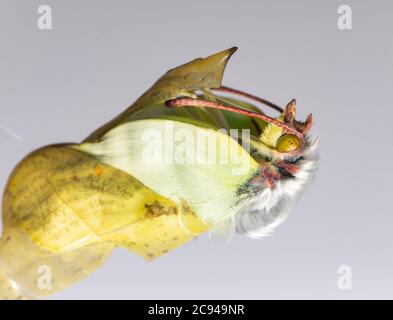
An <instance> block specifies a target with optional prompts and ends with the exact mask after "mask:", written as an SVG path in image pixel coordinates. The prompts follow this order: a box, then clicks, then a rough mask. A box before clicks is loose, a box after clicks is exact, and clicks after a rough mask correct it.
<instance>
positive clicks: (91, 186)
mask: <svg viewBox="0 0 393 320" xmlns="http://www.w3.org/2000/svg"><path fill="white" fill-rule="evenodd" d="M235 50H236V48H231V49H228V50H225V51H222V52H219V53H216V54H214V55H211V56H209V57H207V58H204V59H195V60H193V61H191V62H189V63H187V64H184V65H182V66H180V67H177V68H174V69H171V70H169V71H168V72H167V73H166V74H164V75H163V76H162V77H161V78H160V79H159V80H158V81H157V82H156V83H155V84H154V85H153V86H152V87H151V88H150V89H149V90H148V91H147V92H146V93H144V94H143V95H142V96H141V97H140V98H139V99H138V100H137V101H136V102H135V103H134V104H132V105H131V106H130V107H129V108H128V109H127V110H126V111H124V112H123V113H122V114H120V115H119V116H118V117H116V118H115V119H113V120H112V121H110V122H108V123H107V124H105V125H104V126H102V127H100V128H99V129H97V130H96V131H94V132H93V133H92V134H91V135H90V136H89V137H87V138H86V139H85V140H84V141H83V142H82V143H79V144H77V143H76V144H57V145H50V146H46V147H43V148H41V149H38V150H36V151H34V152H32V153H31V154H29V155H28V156H27V157H25V158H24V159H23V160H22V161H21V162H20V163H19V164H18V165H17V166H16V168H15V169H14V170H13V172H12V173H11V175H10V177H9V180H8V183H7V185H6V188H5V191H4V195H3V202H2V216H3V217H2V218H3V234H2V238H1V240H0V298H3V299H26V298H42V297H45V296H47V295H50V294H53V293H55V292H57V291H59V290H61V289H64V288H67V287H68V286H70V285H71V284H73V283H74V282H76V281H78V280H80V279H82V278H84V277H86V276H87V275H89V274H90V273H91V272H93V271H94V270H96V269H97V268H98V267H99V266H100V265H101V264H102V263H103V262H104V261H105V260H106V259H107V257H108V256H109V254H110V253H111V251H112V249H113V248H114V247H118V246H120V247H124V248H127V249H128V250H130V251H131V252H133V253H136V254H138V255H140V256H142V257H144V258H145V259H147V260H153V259H155V258H157V257H159V256H160V255H163V254H165V253H167V252H168V251H170V250H172V249H174V248H176V247H178V246H180V245H182V244H184V243H186V242H187V241H189V240H191V239H192V238H194V237H195V236H197V235H199V234H201V233H204V232H206V231H207V230H211V229H214V230H216V231H218V232H221V233H226V234H227V233H231V232H233V231H238V232H240V233H246V234H248V235H251V236H252V235H255V234H256V233H258V232H262V233H263V230H266V228H267V229H269V228H270V226H271V225H273V224H274V225H276V224H277V223H276V222H277V220H276V219H280V220H282V218H283V216H281V215H280V211H279V209H277V208H278V204H275V203H259V207H258V206H257V205H256V203H257V202H258V201H257V200H256V199H257V197H258V195H259V194H261V193H262V192H271V193H274V192H281V193H282V194H279V195H278V197H270V198H271V199H280V197H281V196H282V197H284V196H286V197H285V199H287V198H288V196H289V197H292V198H293V197H294V196H295V195H296V193H297V191H296V190H300V189H301V187H302V186H303V185H305V184H306V182H307V181H306V180H307V179H306V178H305V177H307V174H304V172H303V174H302V175H301V179H300V178H298V176H297V172H298V171H299V170H300V171H301V170H306V171H307V173H309V175H310V176H311V171H312V168H313V162H312V160H311V159H306V158H302V159H301V161H298V162H296V164H292V165H288V163H286V160H283V158H282V157H280V156H279V153H291V152H293V151H296V152H297V154H298V153H299V154H302V153H303V152H305V151H308V149H309V148H310V146H311V144H310V143H309V139H308V136H307V135H306V130H305V129H304V130H303V128H307V131H308V129H309V128H310V126H311V117H310V120H308V122H307V123H302V122H300V121H296V120H294V111H293V110H294V107H293V106H292V107H291V113H290V116H288V115H289V111H285V110H282V109H280V107H278V106H276V109H277V110H279V111H281V114H280V116H279V117H278V118H274V119H273V118H269V117H268V116H266V115H265V114H264V113H263V112H262V111H260V110H259V109H258V108H257V107H255V106H254V105H253V104H251V103H249V102H247V101H246V99H245V98H247V97H245V96H243V98H242V99H239V98H236V99H235V98H231V97H227V96H222V95H218V94H215V93H213V91H212V90H215V89H217V90H221V91H227V93H228V92H229V91H231V90H230V89H228V88H226V87H222V86H221V80H222V76H223V72H224V68H225V65H226V63H227V61H228V59H229V57H230V56H231V55H232V54H233V52H234V51H235ZM229 93H230V92H229ZM232 93H233V92H232ZM235 93H236V92H235ZM254 98H255V97H254ZM260 100H262V99H260ZM259 102H263V101H259ZM288 110H289V109H288ZM285 112H287V113H286V114H285ZM287 119H290V121H289V120H288V121H287ZM238 128H241V129H242V130H244V131H245V134H243V132H242V133H241V134H240V133H239V134H240V136H241V139H236V138H234V137H232V136H231V135H229V134H228V132H229V131H230V130H231V129H238ZM199 136H202V137H203V139H205V140H203V141H205V142H203V143H202V145H198V146H197V147H195V145H193V141H194V139H193V137H199ZM160 137H161V138H162V140H159V139H160ZM168 137H169V138H168ZM188 137H191V140H187V139H188ZM157 139H158V140H157ZM196 140H197V139H196ZM196 140H195V141H196ZM173 141H174V143H175V145H171V143H172V142H173ZM206 141H214V142H215V143H216V144H215V146H216V147H214V148H212V149H208V148H205V146H206V145H207V143H208V142H206ZM245 142H246V143H245ZM222 146H225V150H226V151H225V154H228V155H236V162H233V161H221V158H220V159H218V157H215V155H213V156H212V157H210V156H211V154H210V153H209V152H210V150H213V151H217V150H219V149H220V148H221V147H222ZM250 146H251V148H250ZM271 146H276V150H274V148H272V147H271ZM169 147H171V149H168V148H169ZM157 150H158V151H157ZM168 150H170V152H168ZM179 150H180V151H179ZM220 150H223V149H220ZM250 150H251V151H250ZM307 154H308V153H307ZM168 155H169V157H167V156H168ZM221 155H222V154H221ZM292 158H293V157H292ZM179 159H180V160H179ZM194 159H197V160H196V161H194ZM201 159H202V160H203V159H208V160H206V161H205V162H204V161H201ZM217 159H218V160H217ZM266 159H270V160H266ZM224 160H225V159H224ZM266 161H269V163H268V162H266ZM291 161H293V159H291ZM307 161H308V162H307ZM296 166H298V168H295V167H296ZM295 169H296V170H295ZM285 170H288V172H286V175H285V179H286V180H285V181H288V179H289V177H293V179H294V180H293V181H295V182H296V185H297V186H298V187H295V186H294V185H293V186H292V187H291V192H292V193H291V194H290V195H285V194H284V192H286V191H285V190H286V188H285V184H284V183H285V182H284V180H280V179H281V174H282V173H283V172H284V171H285ZM299 177H300V176H299ZM278 184H282V186H281V188H277V186H278ZM278 190H279V191H278ZM283 190H284V191H283ZM294 190H295V191H294ZM285 201H286V200H285ZM280 205H282V204H280ZM266 208H269V209H266ZM265 209H266V210H265ZM258 210H265V211H264V214H265V218H263V219H262V220H258V218H257V217H256V218H253V219H250V215H257V214H258V212H259V211H258ZM270 213H271V214H272V215H271V219H270V218H266V217H269V214H270ZM269 219H270V220H269ZM262 221H263V222H262ZM266 223H267V224H266Z"/></svg>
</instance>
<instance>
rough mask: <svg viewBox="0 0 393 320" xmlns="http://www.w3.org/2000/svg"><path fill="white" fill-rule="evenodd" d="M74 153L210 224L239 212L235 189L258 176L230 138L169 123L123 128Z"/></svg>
mask: <svg viewBox="0 0 393 320" xmlns="http://www.w3.org/2000/svg"><path fill="white" fill-rule="evenodd" d="M198 141H199V142H198ZM201 141H202V142H201ZM208 141H209V142H208ZM75 148H78V149H79V150H82V151H84V152H87V153H89V154H92V155H93V156H94V157H96V158H97V159H99V160H100V161H102V162H103V163H106V164H108V165H111V166H113V167H115V168H118V169H120V170H123V171H125V172H127V173H129V174H130V175H132V176H133V177H135V178H136V179H138V180H139V181H141V182H142V183H143V184H144V185H145V186H147V187H148V188H150V189H152V190H153V191H155V192H157V193H158V194H160V195H161V196H164V197H167V198H169V199H172V200H174V201H176V202H179V201H185V202H186V203H187V204H188V205H190V206H191V208H192V210H193V211H194V212H195V213H196V214H197V215H198V216H199V217H201V218H202V219H203V220H204V221H205V222H206V223H209V224H211V223H212V224H214V223H216V222H218V221H221V220H222V219H225V218H227V217H229V216H230V215H232V214H233V213H234V212H235V211H236V210H237V206H238V205H239V203H238V200H239V199H238V191H239V188H241V186H242V185H243V184H244V183H246V182H247V181H249V179H251V178H252V177H253V176H254V175H255V174H256V172H257V171H258V165H257V163H256V162H255V160H254V159H253V158H252V157H250V155H249V153H248V152H247V151H246V150H245V149H243V148H242V147H241V145H239V144H238V142H237V141H235V140H234V139H232V138H231V137H230V136H229V135H227V134H224V133H222V132H219V131H216V130H212V129H206V128H200V127H198V126H195V125H193V124H188V123H183V122H178V121H171V120H153V119H152V120H139V121H133V122H129V123H125V124H122V125H120V126H118V127H116V128H114V129H112V130H111V131H109V132H108V133H107V134H106V135H105V136H104V137H103V138H102V139H101V141H100V142H97V143H84V144H81V145H79V146H75ZM209 148H210V149H209Z"/></svg>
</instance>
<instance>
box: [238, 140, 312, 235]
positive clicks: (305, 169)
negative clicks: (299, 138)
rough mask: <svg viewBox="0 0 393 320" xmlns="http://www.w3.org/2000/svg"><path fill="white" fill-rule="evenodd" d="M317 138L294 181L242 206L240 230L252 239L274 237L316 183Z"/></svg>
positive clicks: (281, 182) (282, 184)
mask: <svg viewBox="0 0 393 320" xmlns="http://www.w3.org/2000/svg"><path fill="white" fill-rule="evenodd" d="M317 144H318V140H317V139H316V140H315V141H314V142H313V143H311V145H310V146H308V147H307V148H306V150H304V154H303V158H302V159H301V160H299V162H298V163H297V165H298V166H299V171H298V172H297V173H295V174H294V178H292V179H288V180H283V181H277V184H276V187H275V188H274V189H273V190H271V189H269V188H266V189H264V190H263V191H262V192H261V193H259V194H257V195H256V196H255V197H253V198H252V199H250V200H248V202H247V203H246V204H244V205H243V206H242V208H241V209H240V210H239V212H238V213H237V214H236V216H235V221H236V231H237V232H238V233H243V234H246V235H247V236H249V237H251V238H257V239H258V238H262V237H264V236H268V235H270V234H271V233H272V232H273V231H274V228H275V227H277V226H278V225H279V224H281V223H282V222H283V221H284V220H285V219H286V218H287V217H288V214H289V212H290V210H291V208H292V205H293V203H294V201H295V200H296V199H297V197H298V196H299V195H300V194H301V192H302V191H303V190H304V189H305V187H306V186H307V185H308V184H309V183H310V182H311V181H312V178H313V176H314V173H315V170H316V162H317V155H316V152H315V149H316V147H317Z"/></svg>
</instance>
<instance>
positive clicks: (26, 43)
mask: <svg viewBox="0 0 393 320" xmlns="http://www.w3.org/2000/svg"><path fill="white" fill-rule="evenodd" d="M41 4H48V5H50V6H51V7H52V10H53V30H51V31H41V30H39V29H38V28H37V26H36V22H37V18H38V14H37V7H38V6H39V5H41ZM340 4H349V5H351V6H352V11H353V29H352V30H350V31H342V30H339V29H338V28H337V18H338V14H337V8H338V6H339V5H340ZM0 5H1V8H0V12H1V13H0V41H1V49H0V123H1V124H2V125H5V126H6V127H8V128H10V129H11V130H12V131H13V132H15V133H17V134H18V135H19V136H20V137H21V138H23V141H18V139H15V138H13V137H12V136H11V135H10V134H8V133H7V132H5V131H4V130H2V129H1V128H0V150H1V152H0V155H1V157H0V164H1V170H0V186H1V188H2V189H3V188H4V185H5V182H6V179H7V177H8V174H9V173H10V172H11V170H12V168H13V167H14V166H15V164H16V163H17V162H18V161H19V160H20V159H21V158H22V157H23V156H24V155H25V154H26V153H28V152H30V151H31V150H33V149H35V148H37V147H40V146H43V145H46V144H50V143H55V142H68V141H80V140H81V139H82V138H84V137H85V136H87V135H88V134H89V133H90V132H91V131H93V130H94V129H95V128H97V127H98V126H99V125H101V124H103V123H104V122H106V121H108V120H109V119H111V118H112V117H113V116H115V115H116V114H118V113H119V112H121V111H122V110H123V109H124V108H125V107H127V106H128V105H129V104H130V103H131V102H133V100H135V99H136V98H137V97H138V96H139V95H140V94H141V93H143V92H144V91H145V90H146V89H147V88H148V87H149V86H150V85H151V84H152V83H153V82H154V81H155V80H156V79H157V78H158V77H159V76H161V75H162V74H163V73H164V72H165V71H166V70H168V69H169V68H171V67H174V66H177V65H179V64H181V63H184V62H186V61H188V60H190V59H192V58H195V57H199V56H206V55H208V54H211V53H213V52H215V51H218V50H222V49H225V48H227V47H231V46H233V45H237V46H239V51H238V52H237V53H236V54H235V55H234V56H233V58H232V60H231V62H230V64H229V65H228V68H227V71H226V74H225V77H224V83H225V84H226V85H230V86H233V87H238V88H241V89H246V90H248V91H249V92H253V93H257V94H258V95H260V96H263V97H265V98H268V99H271V100H272V101H275V102H277V103H280V104H284V103H286V102H288V101H289V100H290V99H291V98H292V97H296V99H297V102H298V112H300V115H301V117H304V116H305V115H306V114H307V113H308V112H312V113H313V114H314V117H315V121H316V124H315V127H314V130H313V132H314V134H315V135H318V136H320V138H321V142H320V158H321V160H320V166H319V167H320V168H319V172H318V174H317V179H316V181H315V183H314V184H312V185H311V187H310V188H309V190H308V191H307V192H306V193H305V194H304V195H303V196H302V198H301V199H300V200H299V201H298V202H297V204H296V205H295V207H294V209H293V211H292V214H291V215H290V218H289V219H288V220H287V221H286V223H284V224H283V225H282V226H281V227H279V228H278V229H277V231H276V233H275V235H274V236H272V237H270V238H266V239H264V240H263V241H257V240H251V239H248V238H245V237H236V238H235V239H233V240H232V241H230V242H228V243H227V242H221V241H212V240H208V239H207V238H206V237H202V238H200V239H198V240H196V241H192V242H191V243H189V244H187V245H184V246H182V247H181V248H179V249H177V250H174V251H172V252H170V253H169V254H167V255H165V256H163V257H161V258H159V259H158V260H156V261H154V262H152V263H147V262H145V261H144V260H143V259H141V258H140V257H138V256H136V255H134V254H131V253H128V252H126V251H125V250H121V249H119V250H116V251H115V252H113V254H112V257H111V258H110V259H109V261H108V262H107V263H106V264H105V265H104V266H103V267H101V268H100V269H99V270H98V271H97V272H96V273H94V274H93V275H91V276H90V277H89V278H88V279H86V280H84V281H82V282H80V283H77V284H76V285H74V286H72V287H71V288H69V289H67V290H64V291H63V292H60V293H58V294H56V295H55V296H53V298H59V299H68V298H76V299H79V298H127V299H150V298H151V299H154V298H162V299H172V298H185V299H194V298H195V299H198V298H201V299H202V298H209V299H210V298H225V299H232V298H239V299H243V298H244V299H260V298H263V299H264V298H285V299H286V298H300V299H303V298H316V299H319V298H334V299H349V298H356V299H357V298H393V254H392V244H393V233H392V224H393V212H392V205H391V200H392V188H391V180H392V178H393V176H392V165H391V157H392V143H391V137H392V130H391V120H390V117H392V116H393V111H392V110H393V106H392V105H391V100H392V80H393V72H392V71H393V70H392V66H393V63H392V56H393V55H392V53H393V52H392V50H393V43H392V30H393V19H392V11H393V2H392V1H390V0H387V1H348V0H346V1H241V2H240V1H236V2H235V1H228V0H227V1H202V0H198V1H143V2H142V1H116V2H115V1H92V0H90V1H54V0H41V1H35V0H34V1H15V0H13V1H8V0H7V1H4V0H3V1H1V4H0ZM342 264H347V265H350V266H351V267H352V275H353V279H352V286H353V289H352V290H347V291H345V290H344V291H343V290H339V289H338V287H337V278H338V275H337V268H338V267H339V265H342Z"/></svg>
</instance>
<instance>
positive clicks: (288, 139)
mask: <svg viewBox="0 0 393 320" xmlns="http://www.w3.org/2000/svg"><path fill="white" fill-rule="evenodd" d="M300 146H301V143H300V140H299V138H298V137H297V136H295V135H294V134H283V135H282V136H281V137H280V138H279V139H278V141H277V147H276V149H277V151H278V152H281V153H286V152H292V151H296V150H299V149H300Z"/></svg>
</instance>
